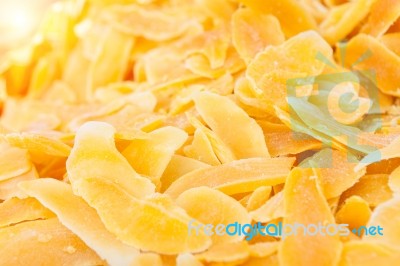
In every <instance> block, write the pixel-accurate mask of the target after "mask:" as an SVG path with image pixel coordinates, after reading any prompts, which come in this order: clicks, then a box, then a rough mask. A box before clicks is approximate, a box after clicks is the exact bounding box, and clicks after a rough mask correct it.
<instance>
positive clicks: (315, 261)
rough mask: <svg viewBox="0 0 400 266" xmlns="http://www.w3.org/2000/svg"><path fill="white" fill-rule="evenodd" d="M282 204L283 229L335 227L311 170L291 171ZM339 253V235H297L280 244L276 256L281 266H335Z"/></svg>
mask: <svg viewBox="0 0 400 266" xmlns="http://www.w3.org/2000/svg"><path fill="white" fill-rule="evenodd" d="M284 202H285V216H284V219H283V226H285V225H286V224H291V225H293V224H294V223H300V224H303V225H305V226H309V225H310V224H314V225H315V226H317V225H318V223H323V224H324V225H325V226H327V224H335V220H334V218H333V215H332V213H331V210H330V208H329V206H328V203H327V201H326V199H325V197H324V195H323V194H322V191H321V189H320V187H319V185H318V183H317V178H316V176H314V173H313V171H312V170H311V169H307V168H304V169H302V168H294V169H293V170H292V171H291V173H290V175H289V177H288V180H287V182H286V184H285V188H284ZM311 206H312V207H311ZM310 208H312V212H310ZM314 229H315V228H314ZM314 231H315V230H314ZM341 250H342V243H341V242H340V239H339V234H333V235H328V234H324V235H323V234H316V235H310V234H303V233H302V232H300V233H298V234H297V235H294V234H292V235H288V236H286V237H285V238H284V239H283V240H282V242H281V245H280V247H279V251H278V256H279V261H280V263H281V264H283V265H336V264H337V263H338V262H339V260H340V254H341Z"/></svg>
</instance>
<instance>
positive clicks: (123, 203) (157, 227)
mask: <svg viewBox="0 0 400 266" xmlns="http://www.w3.org/2000/svg"><path fill="white" fill-rule="evenodd" d="M77 186H78V187H79V191H80V192H81V195H82V197H83V198H84V199H85V200H86V201H87V202H88V203H89V205H90V206H92V207H94V208H95V209H96V210H97V212H98V214H99V216H100V217H101V220H102V221H103V223H104V225H105V226H106V228H107V229H108V230H109V231H110V232H112V233H113V234H115V235H116V236H117V238H118V239H120V240H121V241H123V242H124V243H127V244H129V245H132V246H134V247H136V248H138V249H141V250H145V251H153V252H157V253H162V254H177V253H182V252H199V251H203V250H205V249H206V248H208V247H209V246H210V244H211V240H210V238H209V237H208V236H206V235H204V234H201V233H199V235H192V236H189V235H188V231H187V230H188V228H187V225H188V223H189V221H190V220H191V218H190V217H189V216H188V215H187V214H186V213H185V212H184V211H183V210H182V209H180V208H178V207H175V206H173V205H172V206H171V204H170V203H169V206H167V207H168V208H165V204H160V203H161V202H158V203H157V201H156V202H154V201H149V200H141V199H137V198H135V197H132V196H131V195H129V194H127V193H126V192H125V191H124V190H123V189H121V188H120V187H119V186H117V185H115V184H114V183H111V182H110V181H108V180H105V179H82V180H80V181H79V182H78V184H77ZM115 204H118V208H115V206H116V205H115ZM138 228H140V230H138ZM155 234H156V235H157V238H154V235H155ZM171 237H173V239H174V241H175V242H174V245H171Z"/></svg>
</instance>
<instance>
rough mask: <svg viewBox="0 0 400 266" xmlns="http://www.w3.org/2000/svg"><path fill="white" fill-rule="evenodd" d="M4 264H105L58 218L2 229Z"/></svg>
mask: <svg viewBox="0 0 400 266" xmlns="http://www.w3.org/2000/svg"><path fill="white" fill-rule="evenodd" d="M0 246H1V247H2V248H1V253H0V261H1V264H2V265H21V266H24V265H54V266H55V265H103V264H104V261H102V260H101V259H100V257H99V256H97V254H96V253H95V252H94V251H93V250H91V249H90V248H89V247H87V246H86V245H85V243H83V242H82V240H80V239H79V238H78V237H77V236H76V235H75V234H73V233H72V232H71V231H70V230H68V229H67V228H65V227H64V226H63V225H62V224H61V223H60V222H59V221H58V220H57V219H56V218H53V219H48V220H37V221H30V222H24V223H20V224H17V225H14V226H10V227H6V228H2V229H0Z"/></svg>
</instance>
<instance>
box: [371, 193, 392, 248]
mask: <svg viewBox="0 0 400 266" xmlns="http://www.w3.org/2000/svg"><path fill="white" fill-rule="evenodd" d="M399 224H400V197H398V196H395V197H394V198H392V199H390V200H388V201H386V202H384V203H382V204H380V205H379V206H377V207H376V208H375V209H374V211H373V213H372V215H371V219H370V220H369V222H368V224H367V227H370V226H380V227H381V228H383V231H382V233H383V235H375V236H374V235H372V234H364V236H363V240H365V241H368V242H373V243H378V244H383V245H387V246H388V247H390V248H393V249H397V250H400V227H399Z"/></svg>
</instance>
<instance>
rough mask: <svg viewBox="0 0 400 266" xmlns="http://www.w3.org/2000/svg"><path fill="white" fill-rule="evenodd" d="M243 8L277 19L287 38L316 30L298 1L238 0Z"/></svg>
mask: <svg viewBox="0 0 400 266" xmlns="http://www.w3.org/2000/svg"><path fill="white" fill-rule="evenodd" d="M239 2H241V3H243V4H244V5H245V6H248V7H250V8H252V9H254V10H257V11H260V12H262V13H266V14H272V15H274V16H275V17H277V18H278V19H279V22H280V23H281V25H282V30H283V32H284V33H285V35H286V36H287V37H292V36H294V35H296V34H298V33H300V32H303V31H306V30H311V29H316V22H315V20H314V18H313V17H312V15H311V14H310V13H308V12H307V8H306V7H305V6H304V5H303V3H300V2H298V1H294V0H283V1H279V2H276V1H273V0H266V1H262V2H259V1H257V0H239Z"/></svg>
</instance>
